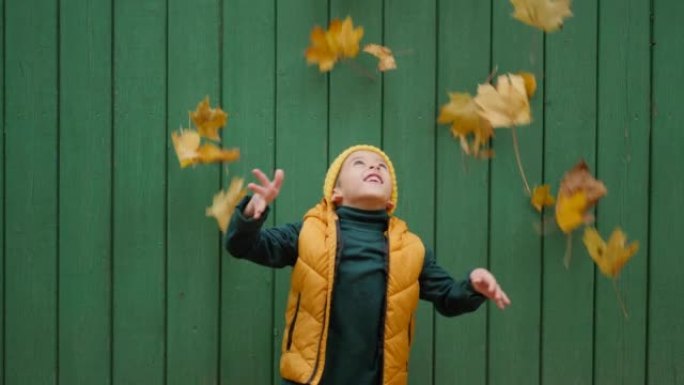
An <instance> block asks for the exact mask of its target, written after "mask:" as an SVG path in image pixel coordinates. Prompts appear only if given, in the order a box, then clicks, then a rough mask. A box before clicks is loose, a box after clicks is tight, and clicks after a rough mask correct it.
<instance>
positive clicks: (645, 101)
mask: <svg viewBox="0 0 684 385" xmlns="http://www.w3.org/2000/svg"><path fill="white" fill-rule="evenodd" d="M599 4H600V9H599V17H600V19H599V29H598V34H599V35H598V41H599V45H598V48H599V50H598V52H599V62H598V71H599V72H598V81H599V83H598V87H599V88H598V90H599V94H598V148H599V151H598V159H597V166H598V170H597V174H598V176H599V178H600V179H602V180H603V181H604V182H605V184H606V186H607V187H608V195H607V196H606V198H605V199H604V200H602V201H601V203H600V204H599V205H598V209H597V220H598V223H597V225H598V229H599V231H600V232H601V234H602V235H603V236H604V237H608V236H609V235H610V233H611V232H612V231H613V229H614V228H615V227H617V226H619V227H621V228H622V229H623V230H624V231H625V232H626V233H627V236H628V237H629V239H638V240H639V241H640V243H641V250H640V251H639V253H638V254H636V255H635V256H634V257H633V259H632V261H630V262H629V264H627V266H625V268H624V269H623V271H622V273H621V274H620V278H619V280H618V283H617V285H618V287H619V290H620V292H621V296H622V298H623V299H624V301H625V305H626V307H627V310H628V312H629V319H625V317H624V316H623V315H622V311H621V310H620V305H619V302H618V300H617V298H616V294H615V291H614V288H613V283H612V280H611V279H608V278H606V277H603V276H602V275H601V273H600V271H599V270H598V269H597V270H596V272H597V275H598V276H597V278H596V280H597V282H596V305H595V306H596V309H595V323H596V324H595V342H594V367H595V374H594V384H606V385H607V384H635V385H636V384H644V383H645V381H646V378H645V369H646V316H647V314H646V294H647V292H646V289H647V286H648V282H647V261H648V255H647V252H648V196H649V190H648V175H649V170H648V164H649V148H648V146H649V130H650V122H649V120H650V119H649V117H650V77H649V73H650V72H649V71H650V46H649V45H650V42H649V27H650V26H649V23H650V17H649V14H650V4H649V2H648V1H641V0H637V1H629V2H623V1H619V2H614V1H610V0H603V1H601V2H600V3H599ZM577 256H578V257H580V258H586V252H585V251H584V250H582V252H578V253H577Z"/></svg>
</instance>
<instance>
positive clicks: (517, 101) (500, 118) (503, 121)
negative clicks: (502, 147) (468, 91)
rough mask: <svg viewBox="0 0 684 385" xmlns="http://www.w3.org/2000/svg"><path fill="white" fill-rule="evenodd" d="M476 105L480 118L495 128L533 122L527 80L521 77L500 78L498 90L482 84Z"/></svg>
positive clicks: (510, 75)
mask: <svg viewBox="0 0 684 385" xmlns="http://www.w3.org/2000/svg"><path fill="white" fill-rule="evenodd" d="M475 103H476V104H477V106H478V107H479V114H480V116H482V117H483V118H485V119H487V120H488V121H489V123H490V124H491V125H492V127H494V128H500V127H515V126H521V125H525V124H529V123H530V122H531V121H532V115H531V112H530V103H529V100H528V98H527V90H526V88H525V80H524V79H523V77H522V76H520V75H515V74H506V75H501V76H499V77H498V78H497V81H496V88H494V86H492V85H491V84H480V85H479V86H478V88H477V95H476V96H475Z"/></svg>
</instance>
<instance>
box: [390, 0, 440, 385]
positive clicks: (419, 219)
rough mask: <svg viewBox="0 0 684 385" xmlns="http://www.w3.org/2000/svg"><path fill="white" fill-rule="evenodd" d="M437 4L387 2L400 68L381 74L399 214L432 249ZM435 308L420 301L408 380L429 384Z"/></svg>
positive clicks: (391, 44)
mask: <svg viewBox="0 0 684 385" xmlns="http://www.w3.org/2000/svg"><path fill="white" fill-rule="evenodd" d="M436 21H437V15H436V6H435V2H434V1H426V2H420V3H418V2H415V1H408V0H407V1H404V0H401V1H387V2H385V23H384V24H385V25H384V27H385V43H386V44H387V46H389V47H390V48H391V49H392V50H394V51H395V52H397V53H399V52H407V54H406V55H405V56H400V57H399V62H398V63H397V65H398V66H401V71H394V72H390V73H387V74H385V88H384V99H383V145H384V148H385V149H386V150H387V153H388V155H389V156H390V158H391V159H392V163H393V164H394V167H395V169H396V173H397V179H398V188H399V202H398V207H397V212H396V214H397V216H398V217H400V218H402V219H404V220H406V221H407V223H408V225H409V228H410V229H411V230H412V231H413V232H414V233H416V234H417V235H418V236H420V237H421V239H422V240H423V243H424V244H425V245H426V246H427V247H430V248H433V247H434V219H433V215H434V209H435V188H434V184H435V156H434V153H435V124H436V123H435V111H436V106H435V79H436V75H437V74H436V67H435V65H436V52H435V51H436V49H435V48H436V47H435V38H436V32H437V31H436V28H435V26H436ZM432 357H433V309H432V304H430V303H427V302H422V303H421V304H420V305H419V309H418V316H417V319H416V329H415V339H414V342H413V347H412V349H411V358H410V363H409V382H411V383H416V384H430V383H432V377H433V376H432Z"/></svg>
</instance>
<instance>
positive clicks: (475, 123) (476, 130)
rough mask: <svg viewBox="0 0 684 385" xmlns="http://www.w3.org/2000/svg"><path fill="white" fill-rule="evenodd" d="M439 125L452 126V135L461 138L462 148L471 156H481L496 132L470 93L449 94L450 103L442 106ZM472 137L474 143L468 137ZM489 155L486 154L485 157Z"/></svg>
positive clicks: (438, 120) (438, 119)
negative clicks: (482, 115) (482, 114)
mask: <svg viewBox="0 0 684 385" xmlns="http://www.w3.org/2000/svg"><path fill="white" fill-rule="evenodd" d="M437 122H438V123H439V124H451V134H452V135H453V136H454V137H455V138H459V140H460V142H461V148H462V149H463V151H464V152H465V153H466V154H468V155H470V154H473V155H475V156H478V155H479V152H480V150H481V149H482V148H483V147H485V146H486V145H488V144H489V141H490V139H491V138H492V136H493V135H494V130H493V129H492V126H491V125H490V124H489V122H488V121H487V120H486V119H484V118H482V117H481V116H480V114H479V113H478V107H477V105H476V104H475V102H474V101H473V98H472V96H470V94H468V93H459V92H453V93H449V103H447V104H445V105H443V106H442V108H441V110H440V113H439V117H438V118H437ZM469 136H472V137H473V141H472V143H470V142H468V137H469ZM488 154H489V153H485V156H486V155H488Z"/></svg>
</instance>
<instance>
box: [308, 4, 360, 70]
mask: <svg viewBox="0 0 684 385" xmlns="http://www.w3.org/2000/svg"><path fill="white" fill-rule="evenodd" d="M362 37H363V27H357V28H354V22H353V21H352V19H351V17H349V16H347V18H346V19H344V21H340V19H333V20H332V21H331V22H330V25H329V26H328V30H327V31H326V30H324V29H323V28H321V27H319V26H315V27H314V28H313V30H311V36H310V41H311V44H310V45H309V47H308V48H307V49H306V53H305V56H306V61H307V63H308V64H318V69H319V71H321V72H327V71H330V70H332V69H333V67H335V63H336V62H337V60H339V59H340V58H353V57H356V56H357V55H358V54H359V42H360V41H361V38H362Z"/></svg>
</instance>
